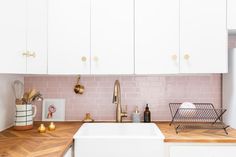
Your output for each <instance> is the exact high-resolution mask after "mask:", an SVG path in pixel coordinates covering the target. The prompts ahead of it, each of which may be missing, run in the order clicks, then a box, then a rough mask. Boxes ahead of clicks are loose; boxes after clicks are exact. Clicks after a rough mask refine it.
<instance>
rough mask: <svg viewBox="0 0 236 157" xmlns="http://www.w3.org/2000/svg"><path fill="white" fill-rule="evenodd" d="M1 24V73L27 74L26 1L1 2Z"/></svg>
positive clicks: (3, 0) (5, 0) (8, 0)
mask: <svg viewBox="0 0 236 157" xmlns="http://www.w3.org/2000/svg"><path fill="white" fill-rule="evenodd" d="M0 23H1V24H0V54H1V57H0V72H1V73H25V72H26V56H23V55H22V53H24V52H25V51H26V0H1V1H0Z"/></svg>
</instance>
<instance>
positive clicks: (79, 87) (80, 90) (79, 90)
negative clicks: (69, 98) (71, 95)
mask: <svg viewBox="0 0 236 157" xmlns="http://www.w3.org/2000/svg"><path fill="white" fill-rule="evenodd" d="M79 81H80V76H79V77H78V79H77V83H76V85H75V87H74V92H75V93H76V94H83V93H84V86H83V85H81V84H80V83H79Z"/></svg>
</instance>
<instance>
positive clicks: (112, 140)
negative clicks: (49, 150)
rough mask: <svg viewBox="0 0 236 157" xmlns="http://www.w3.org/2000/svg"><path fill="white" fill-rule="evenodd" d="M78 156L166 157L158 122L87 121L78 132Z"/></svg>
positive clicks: (75, 136) (76, 154)
mask: <svg viewBox="0 0 236 157" xmlns="http://www.w3.org/2000/svg"><path fill="white" fill-rule="evenodd" d="M74 140H75V146H74V148H75V157H144V156H145V157H163V156H164V155H163V154H164V136H163V134H162V133H161V131H160V130H159V128H158V127H157V126H156V125H155V124H154V123H86V124H83V125H82V126H81V128H80V129H79V130H78V131H77V133H76V134H75V135H74Z"/></svg>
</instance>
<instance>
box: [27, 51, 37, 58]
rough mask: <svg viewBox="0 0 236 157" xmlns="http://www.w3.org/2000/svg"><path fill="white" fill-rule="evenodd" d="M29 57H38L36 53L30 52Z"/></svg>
mask: <svg viewBox="0 0 236 157" xmlns="http://www.w3.org/2000/svg"><path fill="white" fill-rule="evenodd" d="M27 57H33V58H35V57H36V53H35V52H29V55H28V56H27Z"/></svg>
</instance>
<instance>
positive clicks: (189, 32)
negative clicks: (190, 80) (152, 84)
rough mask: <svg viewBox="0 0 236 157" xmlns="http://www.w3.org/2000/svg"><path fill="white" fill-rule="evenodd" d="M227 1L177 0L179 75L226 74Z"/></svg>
mask: <svg viewBox="0 0 236 157" xmlns="http://www.w3.org/2000/svg"><path fill="white" fill-rule="evenodd" d="M227 70H228V69H227V28H226V0H181V1H180V72H181V73H226V72H227Z"/></svg>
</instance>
